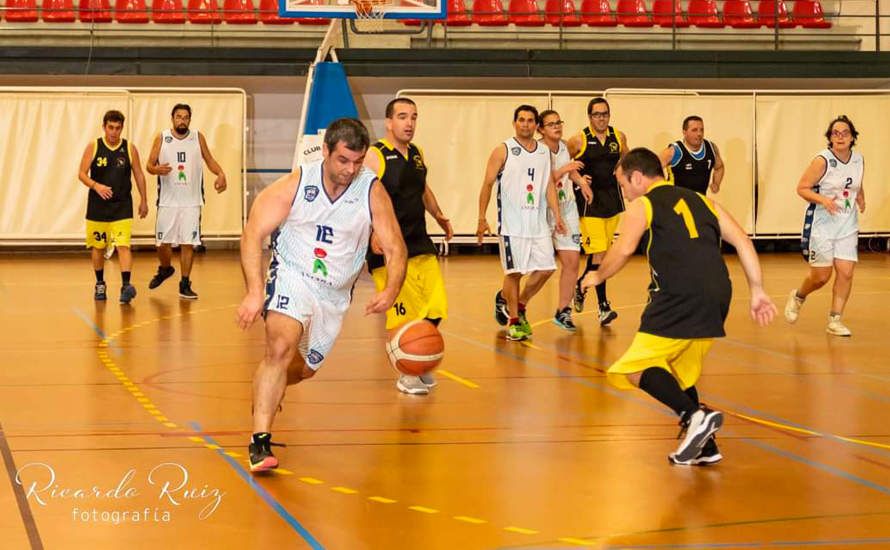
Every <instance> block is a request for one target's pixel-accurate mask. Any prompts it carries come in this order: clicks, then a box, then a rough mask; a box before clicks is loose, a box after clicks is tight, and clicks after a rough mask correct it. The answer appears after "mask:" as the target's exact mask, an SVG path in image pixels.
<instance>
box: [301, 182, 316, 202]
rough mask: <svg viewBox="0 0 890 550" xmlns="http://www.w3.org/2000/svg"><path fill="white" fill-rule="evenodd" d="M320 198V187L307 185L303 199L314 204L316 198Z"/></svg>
mask: <svg viewBox="0 0 890 550" xmlns="http://www.w3.org/2000/svg"><path fill="white" fill-rule="evenodd" d="M317 196H318V187H316V186H314V185H307V186H306V188H305V189H303V198H304V199H306V202H312V201H314V200H315V197H317Z"/></svg>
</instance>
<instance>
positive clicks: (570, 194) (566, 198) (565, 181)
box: [538, 140, 578, 218]
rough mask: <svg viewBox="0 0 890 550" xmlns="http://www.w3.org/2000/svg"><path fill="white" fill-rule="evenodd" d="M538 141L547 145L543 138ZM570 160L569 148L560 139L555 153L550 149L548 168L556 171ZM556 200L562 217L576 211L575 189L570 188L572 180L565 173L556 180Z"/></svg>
mask: <svg viewBox="0 0 890 550" xmlns="http://www.w3.org/2000/svg"><path fill="white" fill-rule="evenodd" d="M538 142H539V143H540V144H541V145H542V146H544V147H547V145H546V144H545V143H544V140H539V141H538ZM570 162H572V156H571V155H570V154H569V149H568V147H566V144H565V142H564V141H562V140H560V141H559V149H557V151H556V153H554V152H553V151H550V163H551V166H550V169H551V170H552V171H554V172H556V171H557V170H559V169H560V168H562V167H563V166H565V165H566V164H568V163H570ZM556 200H557V201H558V202H559V211H560V214H561V215H562V217H563V218H565V217H566V213H569V212H570V211H575V212H577V211H578V205H577V204H576V203H575V191H574V189H573V188H572V181H571V180H570V179H569V175H568V174H567V173H566V174H563V176H562V177H561V178H559V179H558V180H556Z"/></svg>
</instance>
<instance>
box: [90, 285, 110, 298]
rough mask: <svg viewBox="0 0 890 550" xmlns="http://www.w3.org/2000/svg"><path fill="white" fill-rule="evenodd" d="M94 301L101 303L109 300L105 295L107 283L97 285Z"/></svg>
mask: <svg viewBox="0 0 890 550" xmlns="http://www.w3.org/2000/svg"><path fill="white" fill-rule="evenodd" d="M93 299H94V300H98V301H100V302H101V301H103V300H106V299H108V296H107V295H106V294H105V283H96V288H95V289H94V291H93Z"/></svg>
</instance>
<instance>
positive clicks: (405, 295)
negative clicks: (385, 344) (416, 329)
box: [371, 254, 448, 330]
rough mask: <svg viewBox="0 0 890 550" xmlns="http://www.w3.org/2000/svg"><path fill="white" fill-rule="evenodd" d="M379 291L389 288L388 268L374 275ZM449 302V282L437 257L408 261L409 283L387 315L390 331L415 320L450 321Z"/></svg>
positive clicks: (431, 256) (406, 279)
mask: <svg viewBox="0 0 890 550" xmlns="http://www.w3.org/2000/svg"><path fill="white" fill-rule="evenodd" d="M371 277H372V278H373V279H374V286H376V287H377V290H378V291H380V290H383V288H384V287H386V267H385V266H384V267H378V268H377V269H375V270H374V271H372V272H371ZM447 317H448V299H447V298H446V296H445V282H444V281H443V280H442V272H441V271H440V270H439V260H438V259H436V256H435V255H433V254H422V255H420V256H414V257H413V258H408V269H407V272H406V273H405V283H404V284H403V285H402V290H400V291H399V296H398V297H397V298H396V301H395V303H394V304H393V306H392V307H391V308H389V310H387V312H386V328H387V330H389V329H394V328H396V327H397V326H399V325H401V324H402V323H405V322H407V321H414V320H415V319H446V318H447Z"/></svg>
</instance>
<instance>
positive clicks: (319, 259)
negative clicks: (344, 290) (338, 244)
mask: <svg viewBox="0 0 890 550" xmlns="http://www.w3.org/2000/svg"><path fill="white" fill-rule="evenodd" d="M313 253H314V254H315V261H313V262H312V274H313V275H315V274H316V273H319V272H320V273H321V274H322V276H323V277H327V276H328V266H327V265H326V264H325V263H324V259H325V258H327V257H328V253H327V252H326V251H325V249H324V248H316V249H315V250H313Z"/></svg>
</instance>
